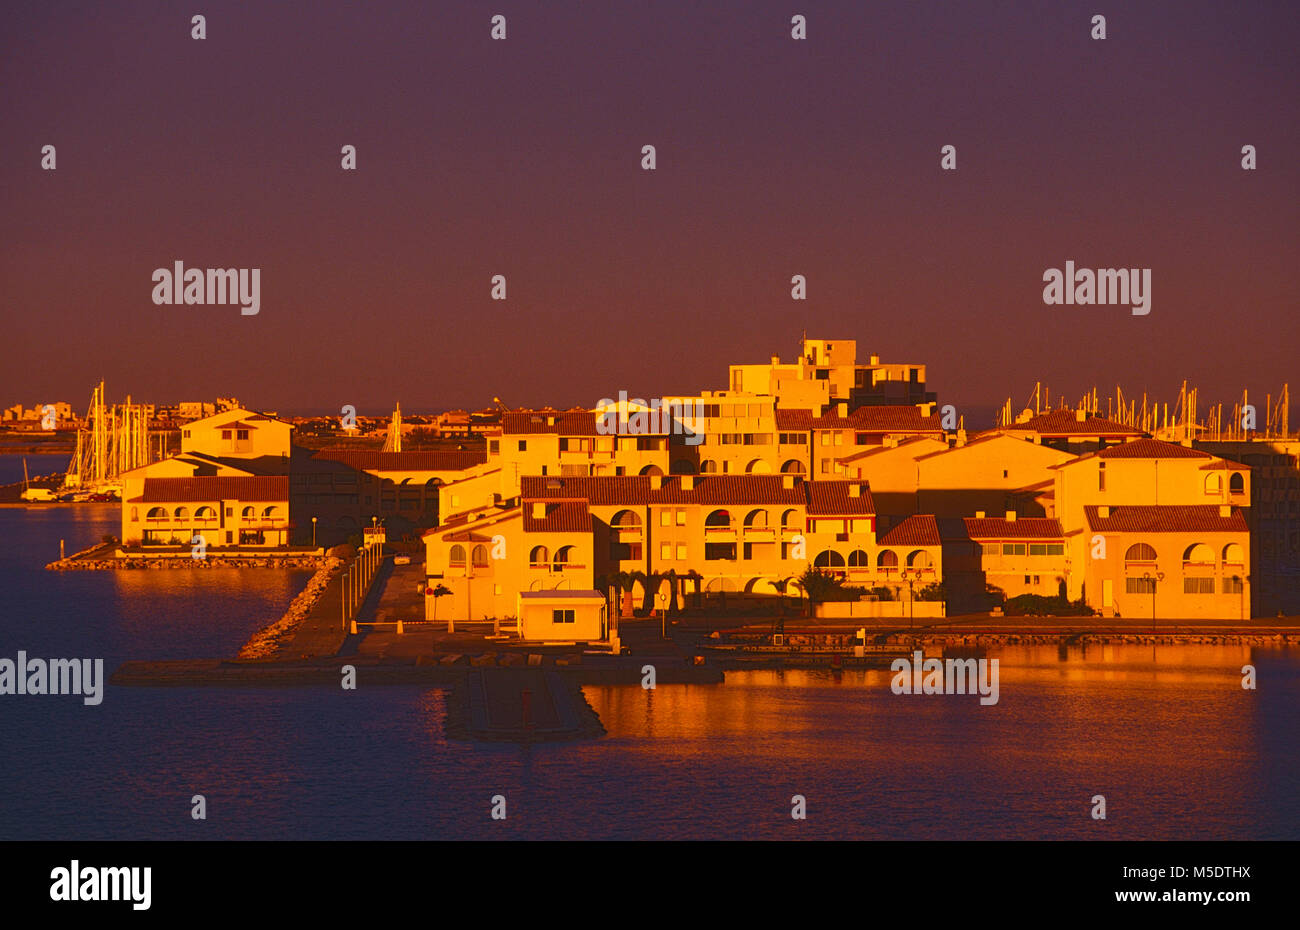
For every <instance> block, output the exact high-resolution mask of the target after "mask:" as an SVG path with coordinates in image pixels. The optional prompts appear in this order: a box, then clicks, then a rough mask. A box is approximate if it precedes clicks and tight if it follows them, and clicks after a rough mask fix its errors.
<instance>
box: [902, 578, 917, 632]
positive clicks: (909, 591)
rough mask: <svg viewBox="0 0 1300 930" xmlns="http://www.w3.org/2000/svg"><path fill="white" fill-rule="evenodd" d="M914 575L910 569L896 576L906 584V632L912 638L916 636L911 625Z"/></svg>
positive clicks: (912, 624)
mask: <svg viewBox="0 0 1300 930" xmlns="http://www.w3.org/2000/svg"><path fill="white" fill-rule="evenodd" d="M914 574H915V572H913V570H912V569H910V568H905V569H903V570H902V571H901V572H900V573H899V576H898V577H900V578H902V579H903V580H904V581H906V582H907V631H908V633H909V635H912V636H915V635H916V631H915V629H914V626H915V624H914V623H913V618H912V585H913V583H914V582H915V579H914V577H913V575H914Z"/></svg>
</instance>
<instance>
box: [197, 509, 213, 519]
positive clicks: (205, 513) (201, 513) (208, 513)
mask: <svg viewBox="0 0 1300 930" xmlns="http://www.w3.org/2000/svg"><path fill="white" fill-rule="evenodd" d="M194 519H195V520H215V519H217V512H216V511H215V510H213V509H212V508H211V507H200V508H199V509H198V510H196V511H194Z"/></svg>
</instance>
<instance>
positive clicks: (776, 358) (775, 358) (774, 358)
mask: <svg viewBox="0 0 1300 930" xmlns="http://www.w3.org/2000/svg"><path fill="white" fill-rule="evenodd" d="M772 364H773V365H780V364H781V356H779V355H773V356H772Z"/></svg>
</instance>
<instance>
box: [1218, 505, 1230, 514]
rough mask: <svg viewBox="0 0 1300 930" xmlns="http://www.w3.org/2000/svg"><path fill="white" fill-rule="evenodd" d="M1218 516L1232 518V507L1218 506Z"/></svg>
mask: <svg viewBox="0 0 1300 930" xmlns="http://www.w3.org/2000/svg"><path fill="white" fill-rule="evenodd" d="M1219 516H1221V517H1230V516H1232V505H1231V504H1220V505H1219Z"/></svg>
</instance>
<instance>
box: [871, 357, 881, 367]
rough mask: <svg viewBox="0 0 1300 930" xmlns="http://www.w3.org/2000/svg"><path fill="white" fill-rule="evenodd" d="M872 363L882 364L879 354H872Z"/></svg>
mask: <svg viewBox="0 0 1300 930" xmlns="http://www.w3.org/2000/svg"><path fill="white" fill-rule="evenodd" d="M871 364H872V365H879V364H880V356H879V355H873V356H871Z"/></svg>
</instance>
